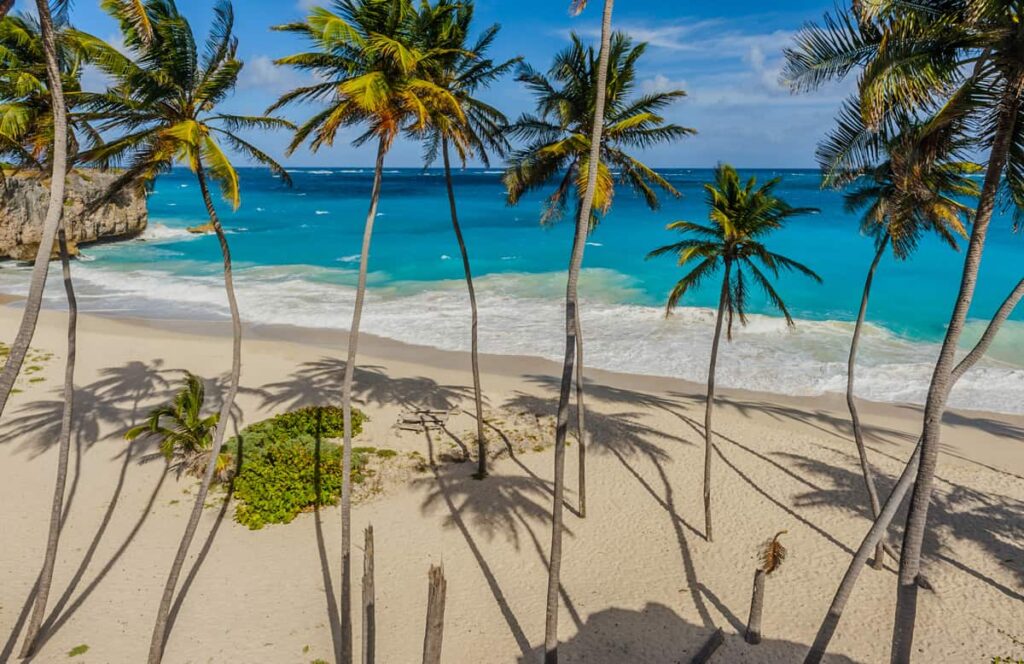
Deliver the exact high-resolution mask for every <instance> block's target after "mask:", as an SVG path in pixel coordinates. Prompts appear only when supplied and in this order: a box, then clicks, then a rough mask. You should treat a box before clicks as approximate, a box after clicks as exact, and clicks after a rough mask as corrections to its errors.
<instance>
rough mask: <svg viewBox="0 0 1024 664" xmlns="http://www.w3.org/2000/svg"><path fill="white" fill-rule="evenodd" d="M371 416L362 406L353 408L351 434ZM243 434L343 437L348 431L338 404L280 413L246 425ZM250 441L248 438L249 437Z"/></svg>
mask: <svg viewBox="0 0 1024 664" xmlns="http://www.w3.org/2000/svg"><path fill="white" fill-rule="evenodd" d="M367 419H368V418H367V417H366V415H365V414H363V412H362V411H361V410H358V409H355V408H353V409H352V437H353V438H354V437H356V436H358V435H359V434H360V433H362V431H363V422H365V421H366V420H367ZM242 433H243V434H250V435H252V434H257V435H260V436H261V437H262V436H271V437H273V438H275V439H276V438H280V437H285V438H294V437H296V436H300V435H302V434H308V435H310V436H316V435H317V433H319V434H320V438H322V439H325V438H342V437H343V436H344V435H345V430H344V420H343V418H342V410H341V408H338V407H337V406H309V407H307V408H300V409H298V410H292V411H288V412H287V413H281V414H280V415H276V416H274V417H272V418H270V419H269V420H263V421H262V422H257V423H256V424H252V425H250V426H247V427H246V428H245V429H244V430H243V431H242ZM247 442H248V441H247Z"/></svg>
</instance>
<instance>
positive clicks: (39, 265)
mask: <svg viewBox="0 0 1024 664" xmlns="http://www.w3.org/2000/svg"><path fill="white" fill-rule="evenodd" d="M36 8H37V10H38V14H39V26H40V30H39V33H40V36H41V43H42V51H43V60H44V61H45V63H46V67H45V69H46V80H47V81H48V82H49V83H48V87H49V96H50V109H51V114H50V115H51V117H52V123H53V124H52V130H51V131H52V133H51V135H52V137H53V140H52V144H53V149H52V153H51V158H50V166H51V168H50V173H51V177H50V199H49V201H48V202H47V206H46V217H45V218H44V219H43V231H42V234H41V236H40V240H39V249H38V251H37V252H36V259H35V262H34V264H33V265H32V277H31V281H30V282H29V288H28V295H27V297H26V298H25V310H24V312H23V313H22V316H21V324H20V325H19V326H18V333H17V335H16V336H15V338H14V342H13V343H12V344H11V347H10V353H9V354H8V356H7V363H6V364H5V365H4V367H3V370H2V371H0V416H2V415H3V412H4V408H5V407H6V406H7V400H8V398H10V396H11V390H12V389H14V381H15V380H16V379H17V377H18V372H19V371H21V365H22V364H24V362H25V355H27V354H28V348H29V345H30V344H31V343H32V337H33V336H34V335H35V331H36V324H37V323H38V321H39V310H40V308H41V307H42V302H43V291H44V290H45V288H46V277H47V273H48V272H49V269H50V255H51V253H52V252H53V247H54V243H55V241H56V239H57V230H58V227H59V226H60V221H61V216H62V214H63V212H64V189H65V175H66V173H67V170H68V137H69V132H68V121H67V104H66V102H65V98H64V89H63V87H62V82H63V77H62V75H61V63H60V58H59V54H58V46H57V35H56V30H55V29H54V24H53V18H52V16H51V15H50V6H49V4H47V0H36ZM8 9H9V7H8ZM4 21H5V22H6V21H7V19H6V18H5V19H4ZM36 81H37V82H38V78H37V79H36ZM30 87H34V86H30Z"/></svg>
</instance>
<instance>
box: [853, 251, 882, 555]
mask: <svg viewBox="0 0 1024 664" xmlns="http://www.w3.org/2000/svg"><path fill="white" fill-rule="evenodd" d="M888 246H889V234H888V233H886V235H885V237H884V238H883V239H882V241H881V242H880V243H879V244H878V250H877V251H876V252H875V258H874V260H873V261H871V268H870V269H868V276H867V279H865V281H864V294H863V296H861V299H860V311H859V312H858V313H857V324H856V325H855V326H854V328H853V341H851V342H850V361H849V363H848V364H847V369H846V406H847V407H848V408H849V409H850V423H851V425H852V427H853V439H854V441H855V442H856V444H857V455H858V456H859V457H860V470H861V473H863V475H864V484H865V486H866V487H867V490H868V499H869V501H870V502H871V516H873V517H874V518H876V519H877V518H878V513H879V509H880V507H879V502H878V489H876V488H875V478H874V477H873V476H872V475H871V466H870V465H869V464H868V451H867V448H865V447H864V434H863V432H862V431H861V428H860V415H859V414H858V413H857V402H856V400H855V399H854V397H853V383H854V373H855V372H856V370H857V347H858V346H859V345H860V333H861V330H862V329H863V327H864V317H865V315H866V314H867V311H868V298H870V296H871V282H872V281H874V279H875V270H877V269H878V263H879V262H881V260H882V255H883V254H885V249H886V247H888ZM883 542H884V540H879V542H878V546H877V547H876V548H875V559H874V561H873V564H872V567H874V568H875V569H882V567H883V565H884V563H885V557H884V556H885V551H884V550H883V546H884V543H883Z"/></svg>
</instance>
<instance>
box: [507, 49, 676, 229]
mask: <svg viewBox="0 0 1024 664" xmlns="http://www.w3.org/2000/svg"><path fill="white" fill-rule="evenodd" d="M646 49H647V46H646V44H642V43H641V44H636V45H634V44H633V42H632V40H631V39H630V38H629V37H628V36H626V35H625V34H623V33H618V32H617V33H615V34H614V35H613V36H612V40H611V49H610V51H609V63H610V64H609V67H608V83H607V105H606V107H605V113H604V132H603V138H602V145H601V162H600V164H599V165H598V180H597V188H596V190H595V192H594V212H593V216H592V218H591V224H592V225H593V224H594V223H595V222H596V221H597V218H598V216H599V215H603V214H606V213H607V212H608V210H609V209H610V208H611V205H612V197H613V195H614V190H615V175H614V174H613V171H615V170H617V171H618V173H619V175H618V180H619V181H620V182H623V183H625V184H628V185H629V186H630V187H632V188H633V190H634V191H636V192H637V193H638V194H640V195H641V196H643V198H644V200H645V201H646V203H647V205H648V206H649V207H651V209H657V207H658V196H657V193H656V191H655V188H660V189H662V190H663V191H666V192H668V193H669V194H671V195H673V196H678V195H679V192H678V191H676V189H675V187H673V186H672V185H671V184H670V183H669V182H668V181H667V180H665V178H663V177H662V176H661V175H659V174H658V173H656V172H655V171H654V170H653V169H651V168H650V167H649V166H647V165H645V164H644V163H642V162H640V161H639V160H638V159H636V158H635V157H633V156H631V155H630V154H628V153H627V152H626V149H627V148H647V147H651V146H653V145H657V144H659V143H671V142H672V141H676V140H679V139H681V138H683V137H685V136H689V135H691V134H693V133H694V131H693V130H692V129H687V128H686V127H681V126H679V125H676V124H671V123H666V122H665V118H664V117H662V115H661V111H663V110H664V109H665V108H666V107H668V106H669V105H670V104H672V103H673V102H674V101H676V100H678V99H680V98H682V97H683V96H685V94H686V93H685V92H684V91H682V90H670V91H665V92H653V93H650V94H644V95H640V96H637V97H634V96H633V92H634V91H635V89H636V84H637V81H636V63H637V61H638V60H639V59H640V57H641V56H642V55H643V54H644V52H645V51H646ZM598 56H599V54H598V53H597V52H595V50H594V49H593V48H591V47H586V46H584V45H583V43H582V41H581V40H580V38H579V36H577V35H575V34H574V35H573V36H572V44H571V45H570V46H569V47H568V48H566V49H565V50H564V51H562V52H561V53H559V54H558V55H557V56H556V57H555V62H554V64H553V65H552V66H551V69H550V70H549V72H548V74H546V75H545V74H542V73H540V72H538V71H536V70H534V69H533V68H532V67H530V66H528V65H523V66H521V68H520V72H519V80H520V81H522V82H524V83H526V85H527V87H528V88H529V89H530V91H531V92H533V94H534V96H535V97H536V102H537V112H536V114H524V115H522V116H521V117H520V118H519V120H518V121H517V122H515V124H513V125H512V127H511V128H510V132H511V134H512V135H513V136H514V137H516V138H518V139H520V140H524V141H526V145H525V146H524V147H523V148H521V149H519V150H517V151H516V152H515V153H514V154H513V155H512V158H511V162H510V165H509V168H508V171H507V172H506V174H505V186H506V187H507V189H508V201H509V203H510V204H512V205H514V204H516V203H518V202H519V200H520V199H521V198H522V196H523V195H524V194H526V193H527V192H529V191H531V190H534V189H538V188H540V187H543V186H545V185H546V184H547V183H548V181H549V180H551V179H553V178H555V177H558V176H560V180H559V183H558V185H557V187H556V189H555V191H554V193H553V194H551V196H550V197H549V198H548V201H547V207H546V209H545V211H544V214H543V217H542V221H543V222H549V221H553V220H555V219H557V218H559V217H561V216H562V215H563V214H564V212H565V209H566V206H567V205H568V203H569V198H570V196H569V191H570V189H571V188H573V187H575V192H576V196H575V197H574V198H575V200H577V201H579V200H581V199H582V198H583V193H584V190H585V189H586V186H587V172H588V168H589V162H590V141H591V134H592V132H593V126H594V125H593V123H594V102H595V99H596V96H597V95H596V91H597V80H598V73H599V72H598V69H599V67H598Z"/></svg>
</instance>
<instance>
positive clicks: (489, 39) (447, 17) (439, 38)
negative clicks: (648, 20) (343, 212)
mask: <svg viewBox="0 0 1024 664" xmlns="http://www.w3.org/2000/svg"><path fill="white" fill-rule="evenodd" d="M473 11H474V7H473V5H472V4H463V3H462V2H458V1H456V0H441V1H440V2H438V3H437V5H435V6H434V7H431V8H429V10H425V11H423V12H422V13H423V22H424V30H423V32H422V34H421V35H420V39H421V40H422V42H423V43H424V44H428V45H429V44H434V45H438V46H441V47H443V48H444V49H446V50H447V54H446V56H445V57H443V58H438V60H437V63H436V70H435V71H434V72H433V73H432V76H431V77H432V80H433V81H434V83H436V84H437V85H438V87H440V88H443V89H445V90H447V91H449V92H450V93H451V95H452V96H453V97H454V98H455V99H456V100H457V101H458V103H459V105H460V107H461V109H462V115H463V117H464V120H460V119H459V118H458V117H454V116H452V115H450V114H446V115H441V116H439V117H436V118H434V119H433V121H432V126H431V129H430V131H429V133H427V135H426V150H425V160H424V161H425V162H426V166H429V165H430V164H431V163H433V162H434V161H435V160H436V159H437V157H438V155H440V157H441V159H442V163H443V164H444V175H445V187H446V189H447V192H448V205H449V208H450V210H451V217H452V228H453V230H454V231H455V239H456V240H457V241H458V243H459V252H460V254H461V255H462V267H463V271H464V272H465V275H466V290H467V291H468V293H469V308H470V317H471V318H470V320H471V322H470V361H471V365H472V371H473V396H474V399H475V404H476V429H477V431H476V435H477V459H478V460H477V477H479V478H483V477H486V476H487V440H486V438H485V436H484V410H483V394H482V390H481V388H480V358H479V343H478V335H477V322H478V315H477V306H476V291H475V289H474V288H473V274H472V270H471V269H470V262H469V253H468V251H467V249H466V242H465V240H464V238H463V235H462V227H461V226H460V225H459V216H458V208H457V205H456V202H455V188H454V186H453V184H452V169H451V152H452V151H454V152H455V156H456V158H457V159H458V160H459V161H460V162H461V163H462V165H463V166H465V164H466V160H467V159H468V158H470V157H475V158H477V159H479V160H480V162H481V163H483V164H484V166H490V156H489V155H490V153H494V154H496V155H499V156H501V155H504V154H505V152H506V151H507V150H508V147H509V146H508V141H507V139H506V136H505V130H506V126H507V124H508V121H507V119H506V118H505V115H504V114H503V113H501V111H499V110H498V109H496V108H494V107H493V106H491V105H489V104H487V103H485V102H484V101H482V100H480V99H479V98H477V97H476V96H475V95H476V93H477V92H478V91H480V90H481V89H483V88H485V87H487V86H488V85H490V84H491V83H493V82H494V81H496V80H498V79H499V78H501V77H502V76H504V75H505V74H506V73H508V72H509V71H510V70H511V69H512V67H514V66H515V64H516V63H518V62H519V60H520V58H513V59H511V60H506V61H504V62H501V63H495V62H494V61H493V60H491V59H489V58H487V57H485V56H486V53H487V50H488V49H489V48H490V47H491V45H492V43H493V42H494V39H495V38H496V37H497V36H498V31H499V29H500V26H498V25H492V26H490V27H488V28H487V29H485V30H484V31H483V33H481V35H480V36H479V37H478V38H477V40H476V41H475V42H474V43H472V44H470V43H469V35H470V31H471V29H472V27H473Z"/></svg>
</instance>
